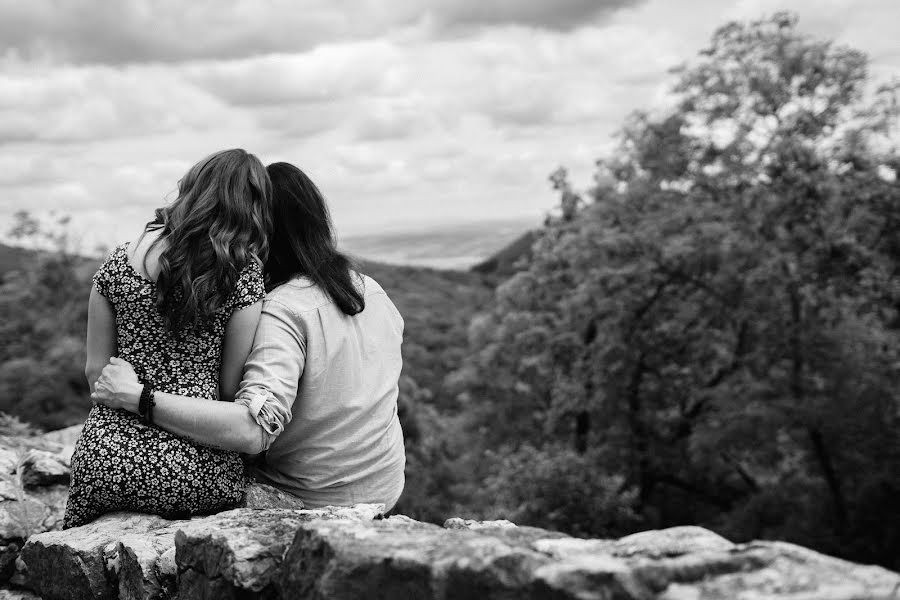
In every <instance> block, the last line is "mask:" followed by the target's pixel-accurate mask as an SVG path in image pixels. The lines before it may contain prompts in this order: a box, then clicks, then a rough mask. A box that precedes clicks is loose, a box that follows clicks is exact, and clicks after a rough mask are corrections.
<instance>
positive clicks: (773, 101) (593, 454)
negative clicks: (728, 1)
mask: <svg viewBox="0 0 900 600" xmlns="http://www.w3.org/2000/svg"><path fill="white" fill-rule="evenodd" d="M677 75H678V80H677V82H676V84H675V86H674V93H675V94H676V96H677V98H678V102H677V105H676V107H675V109H674V110H672V111H671V112H669V113H667V114H663V115H649V114H647V113H636V114H635V115H633V116H632V117H631V118H630V119H629V121H628V122H627V123H626V125H625V127H624V129H623V131H622V133H621V136H620V144H619V148H618V150H617V152H615V153H614V154H613V157H612V158H607V159H604V160H601V161H598V173H597V177H596V180H597V182H598V185H597V186H596V187H595V189H594V190H593V191H592V193H591V196H592V197H591V199H590V200H591V202H590V204H589V205H587V206H585V207H584V208H582V209H580V210H578V211H577V212H576V213H575V214H573V215H572V216H571V217H570V218H563V219H561V220H559V221H553V222H551V223H550V224H549V225H548V227H547V228H546V229H545V231H544V232H543V235H542V236H541V238H540V239H539V240H538V241H537V242H536V245H535V247H534V252H533V257H532V259H531V261H530V263H529V264H528V265H527V267H526V268H525V269H523V270H522V271H520V272H519V273H517V274H516V275H514V276H513V277H512V278H511V279H510V280H509V281H507V282H506V283H504V284H503V285H501V286H500V287H499V288H498V290H497V294H496V304H495V306H494V308H493V310H491V311H490V312H489V313H487V314H485V315H483V316H481V317H480V318H479V319H478V320H477V321H476V322H475V323H473V326H472V330H471V336H470V337H471V356H472V358H471V360H470V362H469V364H468V365H467V366H466V368H465V373H466V376H465V377H464V380H465V382H466V384H465V386H464V387H466V389H467V392H468V393H469V394H470V395H471V396H472V397H473V398H474V400H473V402H472V404H477V405H479V406H481V407H484V406H485V405H486V404H487V402H488V401H490V402H491V407H492V408H482V409H481V413H480V414H479V415H478V416H477V417H474V418H473V430H477V428H478V427H481V426H484V424H485V423H488V422H490V423H491V424H492V427H493V431H492V433H491V438H490V443H489V444H488V445H489V446H490V447H494V448H498V447H502V448H503V449H505V450H506V451H507V452H509V453H512V454H513V456H517V455H519V454H520V453H522V452H533V450H532V449H530V447H529V448H528V449H525V446H523V445H522V444H521V443H518V442H517V440H521V439H531V440H532V442H533V441H534V440H535V439H542V440H544V441H543V442H542V443H539V448H540V449H542V450H543V451H544V452H547V453H550V454H554V453H555V454H556V455H557V456H558V457H559V460H560V464H564V463H571V459H570V458H566V456H568V455H567V454H564V452H563V450H561V449H562V448H567V449H566V450H565V452H566V453H567V452H574V453H576V454H580V455H582V456H585V457H587V459H588V460H589V462H588V463H586V464H590V465H593V469H595V470H596V472H597V473H600V474H605V480H606V481H611V480H612V479H611V478H613V477H621V479H622V482H621V484H620V486H619V492H620V497H621V500H622V502H623V503H624V504H625V505H627V506H628V507H630V508H632V509H633V510H634V512H635V513H636V514H637V515H638V517H639V520H638V521H636V522H632V523H631V526H637V525H639V526H642V527H646V526H654V527H655V526H664V525H670V524H677V523H684V522H694V523H704V524H707V525H712V526H715V527H717V528H718V529H720V530H721V531H722V532H723V533H725V534H726V535H729V536H731V537H733V538H736V539H748V538H752V537H760V536H766V537H782V538H786V539H791V540H794V541H797V542H800V543H803V544H806V545H811V546H813V547H817V548H820V549H822V550H824V551H827V552H830V553H834V554H839V555H844V556H848V557H850V558H853V559H856V560H864V561H878V562H882V563H884V564H888V565H891V566H894V567H897V566H898V564H900V563H897V558H896V557H897V556H898V555H900V552H898V550H900V525H898V524H897V522H896V519H892V520H890V519H888V516H889V515H888V513H887V510H888V506H889V504H888V501H887V498H889V497H892V494H894V493H895V492H896V487H897V484H896V481H898V476H900V451H898V448H900V444H898V436H897V434H896V431H898V429H897V427H898V425H900V422H898V419H900V394H898V391H897V390H898V389H900V387H898V383H900V360H898V359H900V356H898V349H900V344H898V342H900V339H898V332H900V278H898V275H900V260H898V259H900V254H898V248H900V228H898V224H900V222H898V210H900V193H898V187H897V183H896V181H895V179H896V177H895V174H896V171H897V169H898V167H900V156H898V154H897V152H896V151H895V149H894V148H893V147H892V146H891V145H890V139H891V135H892V134H893V133H895V132H896V123H897V103H896V100H895V97H896V96H895V93H896V87H893V88H892V87H885V88H881V89H879V91H878V92H877V94H876V95H875V96H874V98H872V97H870V96H867V94H866V89H867V85H868V83H869V82H868V80H867V76H866V57H865V56H864V55H863V54H862V53H860V52H857V51H854V50H850V49H846V48H841V47H837V46H835V45H834V44H832V43H830V42H827V41H818V40H815V39H812V38H810V37H808V36H806V35H804V34H802V33H801V32H800V31H799V29H798V27H797V20H796V18H795V17H793V16H791V15H788V14H777V15H775V16H774V17H772V18H770V19H765V20H761V21H756V22H752V23H747V24H743V23H730V24H728V25H726V26H724V27H722V28H720V29H719V30H718V31H717V32H716V33H715V34H714V36H713V38H712V41H711V44H710V46H709V47H708V48H707V49H706V50H704V51H703V52H702V53H701V55H700V57H699V58H698V59H697V60H696V61H695V62H694V63H693V64H690V65H688V66H685V67H683V68H681V69H680V70H679V71H678V73H677ZM557 179H558V178H557ZM562 181H563V183H564V184H565V180H564V178H563V180H562ZM554 183H556V181H554ZM556 187H557V189H558V190H560V191H561V193H563V194H565V192H566V191H567V190H568V189H569V188H568V185H567V184H565V185H559V184H557V186H556ZM499 415H503V418H502V420H501V419H499V418H498V416H499ZM541 435H543V437H541ZM563 442H564V443H563ZM511 464H517V463H516V461H515V460H512V461H511ZM507 467H508V465H507ZM527 468H528V466H527V463H522V466H521V469H527ZM486 469H487V471H488V473H487V474H488V475H489V476H492V477H494V478H497V477H500V478H502V477H503V476H504V474H503V473H500V472H497V471H491V470H490V468H486ZM505 476H506V477H508V478H510V479H512V478H517V477H521V476H522V471H521V470H519V471H514V472H508V473H506V475H505ZM520 487H521V486H520ZM545 487H546V485H545ZM600 491H601V490H599V489H598V492H600ZM603 493H604V494H607V492H603ZM540 494H541V490H540V489H536V488H534V489H530V490H522V491H521V492H520V495H521V497H520V501H522V500H524V497H527V496H531V497H532V498H533V497H534V496H538V497H541V496H540ZM607 495H608V494H607ZM509 504H510V506H511V508H512V509H515V508H516V506H515V505H516V501H515V499H510V500H509ZM542 509H543V510H542V511H541V510H536V511H533V514H534V515H540V514H544V515H553V514H555V513H554V506H552V505H549V504H548V505H545V506H543V507H542ZM536 518H538V517H536ZM538 520H540V519H539V518H538ZM885 521H887V522H885ZM543 524H550V525H553V524H555V523H553V522H550V523H547V522H546V521H544V522H543Z"/></svg>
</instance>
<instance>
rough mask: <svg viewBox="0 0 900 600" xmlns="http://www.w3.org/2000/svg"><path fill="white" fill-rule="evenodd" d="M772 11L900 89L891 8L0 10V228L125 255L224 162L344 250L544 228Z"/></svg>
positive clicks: (670, 4)
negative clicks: (635, 115) (642, 127)
mask: <svg viewBox="0 0 900 600" xmlns="http://www.w3.org/2000/svg"><path fill="white" fill-rule="evenodd" d="M778 10H790V11H793V12H795V13H797V14H798V15H799V17H800V27H801V29H803V30H804V31H806V32H808V33H810V34H813V35H816V36H820V37H825V38H829V39H834V40H836V41H837V42H839V43H842V44H847V45H850V46H853V47H855V48H858V49H860V50H863V51H865V52H867V53H868V54H869V56H870V58H871V61H872V65H871V73H872V76H873V77H874V78H876V79H884V80H887V79H888V78H890V77H891V76H900V35H897V33H896V24H897V23H900V2H898V1H897V0H781V1H771V0H391V1H390V2H383V1H376V0H357V1H350V0H268V1H266V0H252V1H251V0H216V1H213V0H194V1H192V2H183V1H181V0H118V1H116V2H109V1H107V0H73V1H69V2H59V1H58V0H28V1H27V2H22V1H21V0H0V224H2V225H3V227H2V229H3V230H6V229H8V227H9V225H10V224H11V223H12V217H13V214H14V213H15V212H16V211H18V210H22V209H26V210H29V211H31V212H32V213H34V214H36V215H38V216H41V215H47V214H50V213H54V214H60V215H70V216H71V217H72V221H71V224H70V227H71V228H72V230H73V232H74V234H75V237H76V238H77V239H79V240H81V243H82V244H83V245H86V246H93V245H95V244H102V245H106V246H110V245H113V244H115V243H118V242H121V241H125V240H128V239H132V238H134V237H136V235H137V234H138V232H139V230H140V228H141V226H142V224H143V223H145V222H146V221H147V220H149V219H150V217H151V216H152V211H153V209H154V208H156V207H158V206H161V205H163V204H165V203H166V202H168V201H171V200H172V199H173V198H174V193H175V189H176V184H177V181H178V179H179V178H180V177H181V176H182V175H183V174H184V172H185V171H187V169H188V168H189V167H190V166H191V165H192V164H193V163H195V162H197V161H199V160H200V159H202V158H203V157H204V156H206V155H208V154H210V153H212V152H214V151H217V150H220V149H224V148H231V147H241V148H245V149H247V150H248V151H250V152H253V153H254V154H256V155H257V156H259V157H260V159H261V160H263V162H265V163H269V162H274V161H279V160H285V161H288V162H292V163H294V164H296V165H297V166H299V167H301V168H302V169H303V170H304V171H306V172H307V174H308V175H309V176H310V177H311V178H312V179H313V181H315V182H316V183H317V184H318V185H319V187H320V188H321V189H322V190H323V192H324V193H325V195H326V197H327V198H328V200H329V203H330V206H331V209H332V214H333V217H334V220H335V224H336V226H337V229H338V232H339V234H340V235H341V236H354V235H361V234H368V235H371V234H373V233H378V232H385V231H403V230H409V231H412V230H421V229H427V228H433V227H436V226H438V225H440V224H442V223H462V222H473V221H479V222H483V221H492V220H501V219H518V220H520V221H521V220H525V221H527V219H529V218H534V221H535V223H538V222H539V221H540V219H541V216H542V215H543V214H544V213H546V212H547V211H548V210H549V209H550V208H551V207H552V206H553V205H554V204H555V201H556V199H555V197H554V195H553V192H552V190H551V189H550V185H549V182H548V179H547V176H548V175H549V173H550V172H551V171H553V170H554V169H555V168H556V167H557V166H560V165H563V166H566V167H567V168H568V169H569V170H570V172H571V173H572V179H573V182H574V183H575V185H576V186H580V187H587V186H588V185H590V181H591V173H592V170H593V168H592V167H593V164H594V161H595V159H596V158H598V157H599V156H601V155H602V154H604V153H605V152H608V151H609V149H610V148H611V146H612V137H611V136H612V134H613V133H614V132H615V131H616V130H617V129H618V128H619V127H620V125H621V123H622V122H623V119H624V117H625V116H626V115H627V114H629V113H630V112H632V111H633V110H636V109H645V108H654V107H658V106H662V105H664V104H665V103H666V101H667V98H668V96H667V89H668V87H669V86H670V85H671V83H672V81H673V80H672V76H671V74H669V69H670V68H671V67H673V66H676V65H678V64H680V63H682V62H684V61H685V60H688V59H690V58H691V57H692V56H694V55H696V53H697V52H698V51H699V50H701V49H702V48H703V47H704V45H705V44H706V42H707V41H708V40H709V38H710V35H711V34H712V32H713V31H714V30H715V29H716V28H717V27H718V26H720V25H722V24H724V23H725V22H727V21H730V20H734V19H739V20H751V19H757V18H760V17H764V16H767V15H771V14H772V13H774V12H776V11H778ZM2 233H3V231H0V234H2Z"/></svg>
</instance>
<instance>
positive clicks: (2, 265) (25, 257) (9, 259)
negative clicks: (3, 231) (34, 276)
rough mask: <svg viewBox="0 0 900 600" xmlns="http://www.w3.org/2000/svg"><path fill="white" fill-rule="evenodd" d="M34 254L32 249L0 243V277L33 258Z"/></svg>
mask: <svg viewBox="0 0 900 600" xmlns="http://www.w3.org/2000/svg"><path fill="white" fill-rule="evenodd" d="M35 255H36V252H35V251H34V250H28V249H26V248H17V247H15V246H7V245H6V244H0V278H2V277H3V276H4V275H5V274H6V273H8V272H9V271H12V270H14V269H19V268H21V267H23V266H24V265H26V264H27V263H28V262H29V261H31V260H34V257H35Z"/></svg>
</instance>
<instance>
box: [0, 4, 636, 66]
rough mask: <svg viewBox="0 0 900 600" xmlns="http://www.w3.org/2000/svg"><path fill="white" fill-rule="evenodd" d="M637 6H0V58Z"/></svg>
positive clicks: (345, 33) (230, 49)
mask: <svg viewBox="0 0 900 600" xmlns="http://www.w3.org/2000/svg"><path fill="white" fill-rule="evenodd" d="M640 2H641V0H555V1H554V2H546V1H545V0H492V1H491V2H484V1H483V0H432V1H430V2H421V1H419V0H398V1H396V2H390V3H386V2H378V1H375V0H364V1H361V2H360V1H352V2H351V1H350V0H338V1H333V0H305V1H304V2H303V3H302V4H300V5H298V4H297V3H296V2H294V1H292V0H266V1H265V2H257V1H253V0H230V1H224V0H223V1H216V2H213V1H210V0H203V1H195V2H188V3H185V2H182V1H180V0H131V1H129V2H119V1H116V2H107V1H104V0H81V1H79V2H56V1H54V0H28V1H27V2H21V1H19V0H0V52H2V51H14V52H16V53H19V54H21V55H23V56H26V57H40V56H49V57H52V58H56V59H61V60H65V61H70V62H76V63H85V62H87V63H107V64H120V63H128V62H148V61H149V62H153V61H163V62H173V61H179V60H185V59H208V58H240V57H246V56H250V55H258V54H268V53H276V52H298V51H304V50H307V49H309V48H312V47H314V46H316V45H319V44H322V43H327V42H334V41H342V40H349V39H360V38H372V37H378V36H382V35H385V34H386V33H391V32H397V31H403V30H404V29H408V28H416V27H419V26H422V25H425V26H427V27H431V28H434V29H436V30H438V31H441V30H448V29H449V30H455V29H458V28H460V27H471V26H477V25H502V24H526V25H532V26H537V27H550V28H564V29H568V28H571V27H574V26H576V25H579V24H581V23H582V22H585V21H592V20H595V19H598V18H603V17H605V16H607V15H609V14H611V13H613V12H615V11H616V10H618V9H620V8H622V7H623V6H630V5H633V4H638V3H640Z"/></svg>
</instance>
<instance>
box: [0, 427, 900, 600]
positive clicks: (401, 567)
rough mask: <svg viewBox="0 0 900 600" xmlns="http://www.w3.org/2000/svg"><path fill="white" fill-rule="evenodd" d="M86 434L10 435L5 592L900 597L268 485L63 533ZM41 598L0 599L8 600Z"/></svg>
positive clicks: (742, 559) (840, 569) (741, 555)
mask: <svg viewBox="0 0 900 600" xmlns="http://www.w3.org/2000/svg"><path fill="white" fill-rule="evenodd" d="M78 431H79V429H78V428H69V430H64V431H62V432H55V435H51V434H46V435H44V436H38V435H29V436H26V437H24V438H21V439H19V438H16V439H13V438H11V437H9V436H3V435H0V585H3V584H4V583H5V584H7V585H9V584H14V585H17V586H19V587H22V586H27V587H30V588H31V589H33V590H34V591H35V592H37V593H38V594H39V595H40V597H42V598H45V599H47V600H57V599H58V600H63V599H65V600H68V599H82V598H85V599H87V598H91V599H100V600H103V599H113V598H125V599H129V600H132V599H134V600H137V599H140V600H157V599H173V598H182V599H192V598H201V599H203V598H208V599H210V600H212V599H215V600H219V599H222V600H228V599H237V598H242V599H243V598H248V599H249V598H266V599H279V598H283V599H294V598H298V599H302V598H310V599H316V600H332V599H333V600H338V599H340V600H348V599H355V598H359V599H362V598H376V599H377V598H384V599H388V598H404V599H406V598H411V599H415V598H423V599H435V600H451V599H460V600H461V599H466V598H484V599H491V598H497V599H504V600H513V599H516V600H518V599H545V598H546V599H553V600H566V599H573V600H574V599H578V600H617V599H622V600H732V599H735V600H764V599H765V600H861V599H864V598H865V599H873V600H882V599H883V600H887V599H888V598H900V575H898V574H896V573H892V572H890V571H887V570H885V569H881V568H879V567H871V566H862V565H857V564H853V563H849V562H846V561H842V560H839V559H836V558H832V557H828V556H824V555H822V554H819V553H816V552H813V551H811V550H808V549H806V548H802V547H799V546H795V545H792V544H787V543H783V542H764V541H760V542H752V543H748V544H733V543H731V542H730V541H728V540H726V539H724V538H722V537H721V536H719V535H716V534H715V533H712V532H710V531H708V530H705V529H702V528H700V527H674V528H671V529H665V530H661V531H646V532H641V533H637V534H634V535H630V536H627V537H624V538H621V539H618V540H607V539H594V540H588V539H576V538H572V537H570V536H567V535H565V534H562V533H559V532H553V531H546V530H543V529H539V528H535V527H518V526H516V525H515V524H513V523H511V522H509V521H474V520H469V519H464V518H452V519H448V520H447V521H446V522H445V523H444V527H439V526H437V525H432V524H428V523H422V522H420V521H416V520H414V519H411V518H409V517H406V516H403V515H396V516H391V517H389V518H383V516H382V513H383V506H381V505H357V506H355V507H344V508H341V507H327V508H323V509H315V510H304V509H303V508H302V503H301V502H300V501H299V499H297V498H295V497H293V496H290V495H289V494H285V493H283V492H280V491H278V490H276V489H274V488H271V487H269V486H261V485H254V486H253V487H252V488H251V489H250V491H249V492H248V494H247V497H246V499H245V502H244V504H243V505H242V507H240V508H236V509H234V510H229V511H225V512H222V513H219V514H216V515H209V516H203V517H195V518H193V519H188V520H180V521H170V520H166V519H162V518H160V517H156V516H151V515H139V514H133V513H117V514H111V515H106V516H104V517H101V518H100V519H98V520H97V521H95V522H93V523H90V524H88V525H85V526H84V527H79V528H75V529H70V530H66V531H57V530H58V529H59V527H60V525H61V519H62V514H63V508H64V506H65V500H66V495H67V487H66V485H65V483H63V482H64V481H65V478H66V477H68V470H67V469H68V464H69V459H70V458H69V457H70V456H71V448H72V445H73V444H74V441H75V440H76V439H77V434H78ZM64 473H65V474H64ZM26 539H27V543H26ZM37 597H38V596H36V595H34V594H33V593H32V592H30V591H25V590H22V589H0V600H6V599H10V600H13V599H21V600H31V599H34V598H37Z"/></svg>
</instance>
